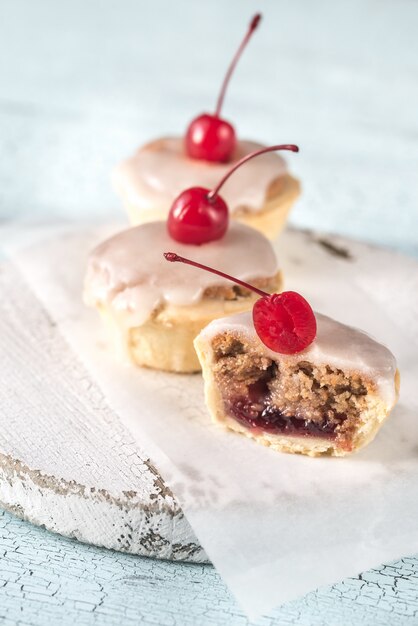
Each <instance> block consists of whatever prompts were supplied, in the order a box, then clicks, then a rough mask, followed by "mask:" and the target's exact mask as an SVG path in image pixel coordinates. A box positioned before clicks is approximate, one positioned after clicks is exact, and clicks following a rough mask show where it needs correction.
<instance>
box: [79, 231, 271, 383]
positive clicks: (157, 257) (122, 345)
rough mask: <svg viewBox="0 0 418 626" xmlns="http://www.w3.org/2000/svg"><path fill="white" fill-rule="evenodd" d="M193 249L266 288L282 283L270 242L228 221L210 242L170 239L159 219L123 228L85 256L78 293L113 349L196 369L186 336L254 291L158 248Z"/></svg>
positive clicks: (150, 363)
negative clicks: (171, 259)
mask: <svg viewBox="0 0 418 626" xmlns="http://www.w3.org/2000/svg"><path fill="white" fill-rule="evenodd" d="M173 246H175V250H176V252H178V253H179V254H186V253H187V254H190V252H191V250H192V251H193V250H198V251H199V252H198V253H199V258H200V259H203V260H204V261H205V262H207V263H215V261H216V264H217V265H218V266H219V267H220V268H221V269H223V271H225V272H231V271H233V272H235V274H236V275H237V276H238V277H240V278H242V279H243V280H251V281H252V283H253V284H256V285H259V286H260V288H262V289H265V290H266V291H268V292H274V291H277V290H280V289H281V273H280V271H279V268H278V264H277V259H276V256H275V254H274V251H273V249H272V247H271V244H270V243H269V241H268V240H267V239H266V238H265V237H264V236H263V235H261V234H260V233H259V232H257V231H256V230H254V229H252V228H249V227H248V226H245V225H243V224H238V223H234V224H232V225H231V226H230V228H229V229H228V230H227V232H226V234H225V235H224V236H223V237H222V238H221V239H218V240H216V241H211V242H209V243H205V244H204V245H201V246H192V245H189V244H184V243H180V242H177V241H176V242H174V241H173V239H172V238H171V237H170V236H169V234H168V232H167V228H166V224H165V222H160V221H157V222H149V223H147V224H143V225H141V226H136V227H133V228H129V229H127V230H125V231H123V232H120V233H119V234H117V235H115V236H113V237H112V238H111V239H108V240H107V241H105V242H103V243H101V244H100V245H99V246H98V247H97V248H96V249H95V250H93V252H92V253H91V255H90V258H89V262H88V269H87V274H86V278H85V288H84V300H85V302H86V304H88V305H90V306H93V307H96V308H97V309H98V310H99V312H100V314H101V315H102V317H103V319H104V321H105V322H106V324H107V326H108V327H109V330H110V332H111V335H112V336H113V338H114V343H115V346H116V348H117V350H118V352H119V353H121V354H122V355H127V356H128V357H129V358H130V359H131V360H132V361H133V362H134V363H136V364H137V365H141V366H146V367H151V368H155V369H161V370H167V371H172V372H195V371H199V370H200V363H199V360H198V358H197V355H196V352H195V349H194V347H193V340H194V338H195V337H196V335H197V334H198V333H199V332H200V331H201V329H202V328H203V327H204V326H206V325H207V324H208V323H209V322H210V321H212V320H213V319H216V318H218V317H223V316H225V315H230V314H236V313H239V312H242V311H245V310H248V309H250V308H251V307H252V305H253V304H254V301H255V299H256V296H255V295H254V293H253V292H251V291H250V290H247V289H245V288H243V287H239V286H235V285H231V283H230V281H228V280H226V279H224V278H222V277H219V276H214V275H209V274H204V273H202V272H200V271H199V270H197V269H196V268H195V267H190V266H186V265H180V264H177V265H176V266H175V267H172V268H171V269H170V268H169V267H168V265H167V263H166V261H165V259H164V257H163V253H164V252H166V251H167V250H170V249H172V248H173Z"/></svg>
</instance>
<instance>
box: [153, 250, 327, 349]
mask: <svg viewBox="0 0 418 626" xmlns="http://www.w3.org/2000/svg"><path fill="white" fill-rule="evenodd" d="M164 257H165V258H166V259H167V261H171V262H175V261H178V262H180V263H186V264H187V265H193V266H194V267H198V268H200V269H202V270H205V271H207V272H212V273H213V274H217V275H218V276H222V278H226V279H227V280H231V281H232V282H234V283H237V284H238V285H241V287H245V288H246V289H250V290H251V291H254V292H255V293H257V294H258V295H259V296H261V297H260V299H259V300H257V302H256V303H255V304H254V307H253V322H254V328H255V330H256V333H257V335H258V336H259V338H260V339H261V341H262V342H263V343H264V345H265V346H267V348H270V350H273V351H274V352H279V353H280V354H297V353H298V352H302V350H305V348H307V347H308V346H310V345H311V343H312V342H313V340H314V339H315V337H316V319H315V314H314V312H313V311H312V308H311V306H310V304H309V302H307V300H305V298H304V297H303V296H301V295H300V294H299V293H296V291H283V293H273V294H270V293H267V292H265V291H262V290H261V289H258V288H257V287H254V286H253V285H250V284H248V283H246V282H244V281H242V280H239V279H238V278H234V277H233V276H230V275H229V274H225V273H224V272H220V271H219V270H216V269H214V268H213V267H208V266H207V265H202V263H197V262H196V261H191V260H190V259H186V258H185V257H182V256H179V255H178V254H176V253H175V252H165V253H164Z"/></svg>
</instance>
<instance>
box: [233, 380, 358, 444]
mask: <svg viewBox="0 0 418 626" xmlns="http://www.w3.org/2000/svg"><path fill="white" fill-rule="evenodd" d="M267 382H268V381H267V380H259V381H257V382H256V383H253V384H251V385H249V387H248V395H247V396H246V397H235V398H231V399H230V400H229V401H228V402H227V409H228V412H229V414H230V415H231V417H233V418H234V419H235V420H236V421H237V422H239V423H240V424H242V425H243V426H245V427H246V428H251V429H254V430H259V431H263V432H266V433H271V434H283V435H293V436H297V437H321V438H323V439H335V438H336V437H337V435H338V430H337V428H338V427H339V426H340V425H341V424H342V423H343V422H344V421H345V420H346V419H347V416H346V415H345V414H344V413H335V412H333V414H332V419H330V418H329V417H327V416H326V415H324V418H323V420H321V422H317V421H315V422H314V421H312V420H309V419H306V418H304V417H302V416H298V415H287V414H286V413H284V412H282V411H281V410H280V409H278V408H277V407H276V406H274V405H272V404H271V401H270V390H269V388H268V385H267Z"/></svg>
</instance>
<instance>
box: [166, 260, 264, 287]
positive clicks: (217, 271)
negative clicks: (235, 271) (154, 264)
mask: <svg viewBox="0 0 418 626" xmlns="http://www.w3.org/2000/svg"><path fill="white" fill-rule="evenodd" d="M164 257H165V259H166V261H170V262H171V263H175V262H179V263H185V264H186V265H193V267H198V268H199V269H201V270H205V271H206V272H212V274H216V275H217V276H222V278H226V279H227V280H230V281H231V282H233V283H237V285H241V287H245V289H249V290H250V291H254V293H256V294H258V295H259V296H262V297H264V296H269V295H270V294H269V293H267V292H266V291H262V290H261V289H257V287H254V286H253V285H249V284H248V283H245V282H244V281H243V280H239V278H234V277H233V276H230V275H229V274H225V273H224V272H220V271H219V270H215V269H214V268H213V267H209V266H208V265H203V264H202V263H197V261H191V260H190V259H186V258H185V257H183V256H179V255H178V254H176V253H175V252H164Z"/></svg>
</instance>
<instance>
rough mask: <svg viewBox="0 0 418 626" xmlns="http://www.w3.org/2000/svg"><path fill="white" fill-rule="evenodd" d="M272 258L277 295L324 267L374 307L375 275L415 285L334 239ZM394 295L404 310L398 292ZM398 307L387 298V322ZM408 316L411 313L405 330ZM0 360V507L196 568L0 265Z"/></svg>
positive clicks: (128, 447)
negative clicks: (348, 277) (343, 276)
mask: <svg viewBox="0 0 418 626" xmlns="http://www.w3.org/2000/svg"><path fill="white" fill-rule="evenodd" d="M277 249H278V254H279V256H280V258H281V259H282V261H283V267H284V271H285V276H287V278H288V280H287V281H286V282H287V285H286V286H287V287H291V278H292V275H293V276H296V274H297V273H299V272H310V273H311V274H312V279H313V280H317V281H320V280H321V274H322V273H324V272H326V271H327V268H329V264H330V262H331V263H340V264H344V266H345V268H346V271H347V272H349V273H350V272H353V273H355V274H356V275H357V276H358V275H359V273H361V274H364V276H365V279H366V280H367V277H369V284H368V285H367V288H368V289H374V291H375V293H374V295H375V297H376V299H377V300H378V299H379V290H380V289H381V286H380V285H379V280H378V277H379V276H384V275H385V268H393V267H395V266H397V268H398V270H399V271H398V275H404V276H405V278H406V281H407V282H406V283H405V287H406V286H407V284H409V287H410V288H413V287H414V286H415V287H417V282H418V263H417V262H416V261H415V260H413V259H409V258H407V257H404V256H402V255H399V254H397V253H392V252H390V251H387V250H383V249H378V248H374V247H371V246H368V245H366V244H361V243H357V242H353V241H349V240H346V239H343V238H341V237H330V236H326V237H325V236H321V235H316V234H313V233H310V232H304V231H296V230H289V231H288V232H287V233H285V234H284V236H283V237H282V238H281V240H280V241H279V242H278V244H277ZM318 284H319V283H318ZM403 293H404V294H405V298H406V299H407V301H409V303H410V300H409V299H408V293H410V289H406V288H405V290H404V291H403ZM330 297H332V294H330ZM407 301H405V303H403V302H402V298H401V297H399V296H398V297H397V298H394V303H393V307H394V308H393V310H392V311H388V314H389V315H396V307H398V306H401V307H402V306H404V305H407ZM408 306H410V304H409V305H408ZM417 314H418V311H416V310H413V309H412V308H411V311H410V315H411V329H413V328H414V325H413V323H412V322H413V320H414V319H416V316H417ZM415 339H418V337H415ZM0 354H1V356H2V358H1V365H0V381H1V384H0V504H1V505H2V506H3V507H4V508H6V509H8V510H9V511H11V512H13V513H15V514H16V515H18V516H19V517H22V518H25V519H27V520H30V521H31V522H33V523H34V524H38V525H42V526H45V527H46V528H47V529H49V530H52V531H54V532H57V533H60V534H62V535H65V536H69V537H75V538H77V539H79V540H80V541H83V542H87V543H92V544H95V545H98V546H105V547H107V548H113V549H115V550H120V551H124V552H129V553H132V554H141V555H147V556H154V557H159V558H166V559H173V560H188V561H195V562H205V561H206V560H207V558H206V555H205V553H204V550H203V549H202V548H201V546H200V545H199V542H198V541H197V539H196V537H195V536H194V534H193V531H192V530H191V528H190V526H189V524H188V522H187V520H186V519H185V517H184V515H183V513H182V511H181V509H180V507H179V505H178V504H177V502H176V499H175V497H174V496H173V494H172V493H171V492H170V490H169V489H168V488H167V487H166V485H165V484H164V480H163V479H162V478H161V476H160V475H159V473H158V470H157V469H156V468H155V467H154V465H153V463H152V461H151V460H150V459H149V458H148V456H147V454H146V452H145V451H143V450H141V449H138V447H137V446H136V445H135V444H134V443H133V440H132V437H131V436H130V434H129V432H127V431H126V429H125V428H124V427H123V426H122V424H121V423H120V421H119V419H118V417H117V415H115V414H114V413H113V412H112V411H111V410H110V409H109V408H108V407H107V404H106V401H105V399H104V397H103V394H102V393H101V391H100V390H99V388H98V387H97V386H96V384H95V383H94V382H93V381H92V380H91V378H90V377H89V375H88V374H87V372H86V370H85V369H84V367H83V366H82V365H81V363H80V362H79V361H78V360H77V358H76V357H75V356H74V354H73V353H72V352H71V351H70V349H69V348H68V346H67V345H66V343H65V341H64V339H63V338H62V337H61V336H60V334H59V332H58V329H57V327H56V326H55V324H54V322H53V321H52V320H51V319H50V318H49V317H48V314H47V313H46V312H45V310H44V309H43V308H42V306H41V305H40V303H39V302H38V301H37V300H36V298H35V297H34V296H33V294H32V293H31V291H30V290H29V289H28V287H27V285H26V284H25V283H24V281H23V280H22V278H21V277H20V275H19V274H18V273H17V271H16V270H15V269H14V268H13V267H12V266H11V265H10V264H3V265H2V266H1V271H0ZM16 398H18V401H17V402H16Z"/></svg>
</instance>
